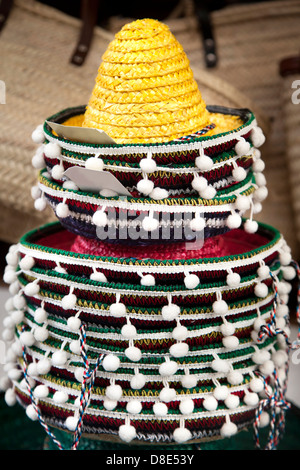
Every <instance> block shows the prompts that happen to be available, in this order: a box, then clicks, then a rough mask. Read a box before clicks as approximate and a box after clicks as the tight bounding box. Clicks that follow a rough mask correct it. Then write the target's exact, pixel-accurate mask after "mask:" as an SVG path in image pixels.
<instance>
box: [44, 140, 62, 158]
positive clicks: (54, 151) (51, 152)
mask: <svg viewBox="0 0 300 470" xmlns="http://www.w3.org/2000/svg"><path fill="white" fill-rule="evenodd" d="M44 152H45V155H46V157H48V158H59V157H60V155H61V148H60V146H59V145H58V144H56V143H55V142H54V143H51V142H50V143H49V144H46V145H45V148H44Z"/></svg>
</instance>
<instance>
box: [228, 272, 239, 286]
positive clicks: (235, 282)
mask: <svg viewBox="0 0 300 470" xmlns="http://www.w3.org/2000/svg"><path fill="white" fill-rule="evenodd" d="M240 282H241V276H240V275H239V274H238V273H234V272H229V273H228V275H227V277H226V284H227V285H228V287H238V286H239V285H240Z"/></svg>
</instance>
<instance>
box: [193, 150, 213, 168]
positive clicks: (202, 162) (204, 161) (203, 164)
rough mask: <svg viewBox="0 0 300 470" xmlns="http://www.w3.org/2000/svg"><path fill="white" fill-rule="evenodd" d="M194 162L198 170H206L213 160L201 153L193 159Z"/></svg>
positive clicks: (210, 166)
mask: <svg viewBox="0 0 300 470" xmlns="http://www.w3.org/2000/svg"><path fill="white" fill-rule="evenodd" d="M195 164H196V167H197V168H199V170H201V171H208V170H211V169H212V167H213V165H214V162H213V160H212V159H211V158H210V157H209V156H208V155H204V154H202V155H200V156H199V157H197V158H196V159H195Z"/></svg>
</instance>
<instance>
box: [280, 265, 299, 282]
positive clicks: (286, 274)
mask: <svg viewBox="0 0 300 470" xmlns="http://www.w3.org/2000/svg"><path fill="white" fill-rule="evenodd" d="M281 271H282V275H283V278H284V279H285V280H286V281H291V280H292V279H294V278H295V277H296V270H295V268H293V266H285V267H282V269H281Z"/></svg>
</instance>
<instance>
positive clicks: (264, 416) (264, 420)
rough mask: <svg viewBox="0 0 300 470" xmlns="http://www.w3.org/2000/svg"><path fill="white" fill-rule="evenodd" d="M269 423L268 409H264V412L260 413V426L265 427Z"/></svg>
mask: <svg viewBox="0 0 300 470" xmlns="http://www.w3.org/2000/svg"><path fill="white" fill-rule="evenodd" d="M269 423H270V416H269V413H268V412H267V411H262V413H261V414H260V418H259V422H258V426H259V427H260V428H264V427H266V426H268V424H269Z"/></svg>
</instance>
